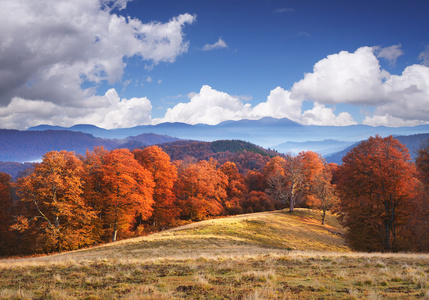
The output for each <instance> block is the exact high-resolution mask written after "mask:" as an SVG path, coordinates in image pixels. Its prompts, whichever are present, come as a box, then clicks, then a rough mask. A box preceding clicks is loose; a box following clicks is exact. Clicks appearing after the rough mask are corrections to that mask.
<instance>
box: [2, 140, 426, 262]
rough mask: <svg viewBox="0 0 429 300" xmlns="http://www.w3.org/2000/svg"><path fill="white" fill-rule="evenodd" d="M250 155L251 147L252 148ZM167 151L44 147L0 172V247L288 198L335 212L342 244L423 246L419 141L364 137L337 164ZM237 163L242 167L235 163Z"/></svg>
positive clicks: (53, 247)
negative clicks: (34, 159) (343, 231)
mask: <svg viewBox="0 0 429 300" xmlns="http://www.w3.org/2000/svg"><path fill="white" fill-rule="evenodd" d="M253 155H254V154H253ZM245 156H246V155H244V154H243V153H237V155H235V156H234V159H231V161H225V162H223V163H222V164H220V163H218V161H217V160H215V159H213V158H209V159H207V160H200V161H197V160H195V159H193V158H191V157H185V158H184V159H181V160H174V161H172V160H171V159H170V156H169V155H168V154H167V153H166V152H164V151H163V150H162V149H161V148H160V147H158V146H150V147H146V148H144V149H135V150H133V151H130V150H128V149H116V150H111V151H108V150H105V149H104V148H101V147H98V148H94V150H93V151H87V153H86V154H85V155H80V156H78V155H75V154H74V153H73V152H67V151H60V152H57V151H52V152H48V153H46V154H45V155H44V157H43V160H42V162H41V163H38V164H37V165H36V166H35V167H34V169H32V170H30V171H28V173H27V174H24V175H23V176H21V177H20V178H18V179H17V180H16V181H14V182H11V179H10V176H8V175H7V174H4V173H1V174H0V220H1V223H0V254H2V255H22V254H31V253H49V252H56V251H64V250H72V249H78V248H82V247H87V246H91V245H96V244H100V243H105V242H109V241H115V240H117V239H124V238H128V237H132V236H138V235H142V234H146V233H149V232H154V231H158V230H163V229H166V228H170V227H173V226H177V225H180V224H184V223H187V222H190V221H198V220H203V219H207V218H212V217H217V216H225V215H233V214H241V213H250V212H259V211H269V210H274V209H281V208H285V207H288V208H289V210H290V211H291V212H293V211H294V208H295V207H296V206H300V207H311V208H317V209H320V211H321V223H322V224H324V220H325V216H326V212H327V211H329V210H331V211H333V212H334V213H336V214H338V216H339V219H340V221H341V222H342V224H343V225H344V226H345V227H346V228H347V235H346V239H347V241H348V243H349V245H350V246H351V247H352V248H354V249H357V250H364V251H428V249H429V244H428V240H429V239H428V238H427V234H428V232H429V230H428V229H429V218H428V217H429V204H428V203H429V200H428V197H427V196H426V195H427V189H429V146H428V145H423V146H422V148H421V149H420V151H419V155H418V158H417V159H416V162H415V163H414V162H411V160H410V156H409V153H408V150H407V149H406V148H405V147H404V146H403V145H402V144H400V143H399V142H398V141H397V140H395V139H394V138H393V137H387V138H381V137H379V136H376V137H371V138H370V139H369V140H367V141H364V142H362V143H361V144H359V145H358V146H357V147H355V148H354V149H352V150H351V151H350V152H349V153H348V154H347V155H346V156H345V157H344V158H343V164H342V165H340V166H338V165H336V164H327V163H326V162H325V161H324V159H323V158H322V157H321V156H320V155H319V154H317V153H314V152H311V151H305V152H301V153H299V154H298V155H296V156H293V155H284V156H280V155H279V156H274V157H272V158H269V157H266V158H265V160H266V161H265V162H264V164H261V160H259V161H258V164H256V165H255V168H246V169H244V170H245V171H244V172H243V171H242V172H240V171H239V168H238V167H237V164H236V162H237V163H239V162H240V161H245V160H246V158H245ZM240 169H241V170H243V169H242V168H240Z"/></svg>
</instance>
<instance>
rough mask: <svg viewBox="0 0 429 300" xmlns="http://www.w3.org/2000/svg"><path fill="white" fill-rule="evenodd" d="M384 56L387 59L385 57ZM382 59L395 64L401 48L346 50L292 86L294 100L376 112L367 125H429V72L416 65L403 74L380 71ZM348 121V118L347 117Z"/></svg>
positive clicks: (422, 66)
mask: <svg viewBox="0 0 429 300" xmlns="http://www.w3.org/2000/svg"><path fill="white" fill-rule="evenodd" d="M383 51H384V54H383ZM374 53H378V57H384V58H386V59H389V60H391V61H392V60H395V59H396V58H397V57H398V56H399V55H400V54H401V50H400V49H399V45H395V46H391V47H387V48H383V49H381V48H379V47H373V48H371V47H362V48H359V49H357V50H356V51H355V52H354V53H349V52H346V51H342V52H340V53H338V54H333V55H329V56H328V57H327V58H325V59H323V60H321V61H319V62H317V63H316V64H315V65H314V69H313V72H312V73H308V74H305V76H304V78H303V79H302V80H301V81H299V82H297V83H295V84H294V85H293V87H292V94H291V97H292V98H298V99H302V100H310V101H314V102H316V103H318V104H335V103H347V104H352V105H356V106H357V105H359V106H360V105H366V106H371V107H374V108H375V110H374V112H373V114H372V115H368V116H366V118H365V119H364V121H363V123H364V124H368V125H374V126H375V125H377V126H378V125H385V126H402V125H409V126H411V125H419V124H423V123H429V68H428V67H427V66H425V65H411V66H408V67H406V68H405V69H404V71H403V72H402V74H401V75H392V74H390V73H389V72H387V71H385V70H383V69H381V67H380V64H379V61H378V59H377V57H376V55H375V54H374ZM344 117H345V118H346V119H348V118H349V116H344Z"/></svg>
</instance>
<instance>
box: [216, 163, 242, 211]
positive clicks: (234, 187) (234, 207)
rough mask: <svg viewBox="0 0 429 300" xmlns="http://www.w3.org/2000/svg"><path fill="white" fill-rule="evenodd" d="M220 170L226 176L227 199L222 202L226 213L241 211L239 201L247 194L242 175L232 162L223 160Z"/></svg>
mask: <svg viewBox="0 0 429 300" xmlns="http://www.w3.org/2000/svg"><path fill="white" fill-rule="evenodd" d="M220 170H221V171H222V173H224V174H225V175H226V176H227V178H228V186H227V187H226V194H227V199H226V200H225V202H224V203H223V205H224V209H225V212H226V213H227V214H239V213H241V212H242V208H241V207H240V203H241V202H242V201H243V200H244V199H245V197H246V195H247V187H246V184H245V182H244V176H243V174H240V173H239V172H238V168H237V166H236V165H235V163H233V162H225V163H224V164H222V166H221V167H220Z"/></svg>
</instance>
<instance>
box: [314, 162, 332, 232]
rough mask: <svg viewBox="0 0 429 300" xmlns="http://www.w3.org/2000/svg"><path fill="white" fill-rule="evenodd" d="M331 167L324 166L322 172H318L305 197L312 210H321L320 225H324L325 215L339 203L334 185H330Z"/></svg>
mask: <svg viewBox="0 0 429 300" xmlns="http://www.w3.org/2000/svg"><path fill="white" fill-rule="evenodd" d="M332 166H333V165H331V164H329V165H328V164H326V165H325V166H324V170H323V171H322V172H318V173H317V174H316V176H315V177H314V178H313V179H312V181H311V185H310V187H309V190H310V192H309V194H308V196H307V204H308V205H309V206H310V207H312V208H317V209H320V210H322V225H325V219H326V213H327V212H328V211H329V210H332V209H333V208H336V207H337V206H338V203H339V201H340V199H339V197H338V195H337V193H336V191H335V185H334V184H332V170H331V167H332Z"/></svg>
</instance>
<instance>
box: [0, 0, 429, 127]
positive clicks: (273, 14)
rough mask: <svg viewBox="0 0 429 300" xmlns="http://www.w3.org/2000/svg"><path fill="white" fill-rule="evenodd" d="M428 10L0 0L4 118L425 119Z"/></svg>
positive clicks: (114, 122) (343, 1)
mask: <svg viewBox="0 0 429 300" xmlns="http://www.w3.org/2000/svg"><path fill="white" fill-rule="evenodd" d="M428 15H429V1H428V0H411V1H395V0H394V1H387V0H386V1H385V0H383V1H377V0H375V1H349V0H314V1H313V0H309V1H287V0H282V1H275V0H246V1H245V0H229V1H224V0H216V1H214V0H212V1H209V0H193V1H191V0H186V1H177V0H176V1H165V0H156V1H155V0H134V1H127V0H75V1H67V0H55V1H54V0H39V1H32V0H3V1H1V2H0V19H1V20H2V23H3V24H7V25H6V26H2V28H1V29H0V41H1V42H0V127H2V128H16V129H25V128H28V127H30V126H35V125H38V124H51V125H62V126H71V125H74V124H79V123H91V124H94V125H97V126H100V127H104V128H115V127H132V126H136V125H142V124H157V123H160V122H185V123H190V124H196V123H208V124H216V123H219V122H222V121H226V120H239V119H243V118H244V119H258V118H261V117H266V116H271V117H275V118H284V117H285V118H289V119H292V120H294V121H296V122H299V123H302V124H316V125H338V126H344V125H352V124H368V125H373V126H379V125H385V126H414V125H419V124H426V123H429V105H428V104H429V35H428V34H427V30H428V29H429V18H428V17H427V16H428Z"/></svg>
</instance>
